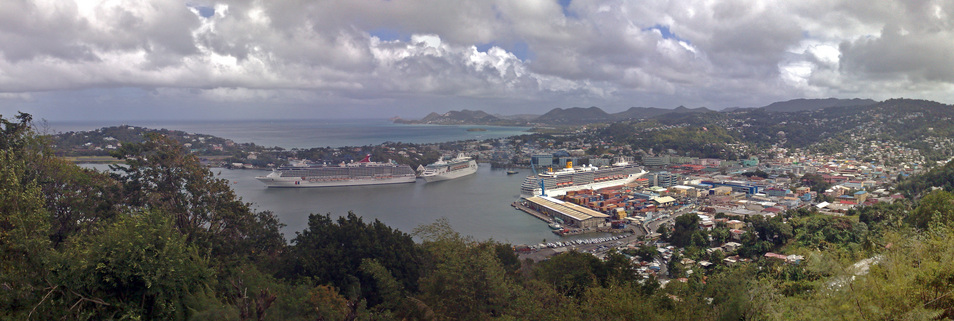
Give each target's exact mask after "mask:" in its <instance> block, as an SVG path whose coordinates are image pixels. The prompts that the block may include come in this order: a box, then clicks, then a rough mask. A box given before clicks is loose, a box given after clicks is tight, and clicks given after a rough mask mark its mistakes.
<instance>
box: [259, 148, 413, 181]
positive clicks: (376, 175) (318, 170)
mask: <svg viewBox="0 0 954 321" xmlns="http://www.w3.org/2000/svg"><path fill="white" fill-rule="evenodd" d="M370 159H371V155H368V156H366V157H365V158H364V160H362V161H361V162H358V163H351V164H344V163H342V164H341V165H338V166H314V167H292V168H279V169H276V170H274V171H272V172H271V173H270V174H268V175H265V176H260V177H256V178H255V179H258V180H259V181H260V182H262V183H264V184H265V186H267V187H289V188H302V187H341V186H361V185H383V184H401V183H413V182H414V181H415V180H416V179H417V177H416V176H415V175H414V170H412V169H411V167H410V166H407V165H398V164H394V163H390V162H389V163H376V162H371V161H370Z"/></svg>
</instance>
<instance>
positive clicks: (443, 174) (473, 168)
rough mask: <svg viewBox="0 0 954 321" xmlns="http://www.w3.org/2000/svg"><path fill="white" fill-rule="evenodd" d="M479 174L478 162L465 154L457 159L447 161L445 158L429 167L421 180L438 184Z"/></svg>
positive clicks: (459, 155) (422, 174)
mask: <svg viewBox="0 0 954 321" xmlns="http://www.w3.org/2000/svg"><path fill="white" fill-rule="evenodd" d="M476 172H477V162H475V161H474V160H473V159H471V158H470V157H466V156H464V154H457V157H455V158H454V159H451V160H449V161H445V160H444V158H443V157H441V158H440V159H438V160H437V162H435V163H433V164H430V165H427V167H425V168H424V171H423V172H422V173H421V178H424V181H425V182H428V183H430V182H437V181H443V180H448V179H455V178H459V177H463V176H467V175H470V174H473V173H476Z"/></svg>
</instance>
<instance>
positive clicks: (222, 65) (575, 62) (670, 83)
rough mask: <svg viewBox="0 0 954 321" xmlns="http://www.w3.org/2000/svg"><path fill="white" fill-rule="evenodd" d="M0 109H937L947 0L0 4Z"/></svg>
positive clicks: (152, 112) (949, 73) (953, 10)
mask: <svg viewBox="0 0 954 321" xmlns="http://www.w3.org/2000/svg"><path fill="white" fill-rule="evenodd" d="M0 8H2V9H0V115H3V117H10V116H12V115H13V114H14V113H16V112H17V111H25V112H29V113H31V114H33V115H34V117H35V118H38V119H41V118H42V119H47V120H54V121H62V120H143V119H165V120H177V119H184V120H188V119H325V118H332V119H333V118H386V117H391V116H400V117H404V118H420V117H422V116H424V115H425V114H427V113H429V112H431V111H437V112H445V111H449V110H461V109H472V110H473V109H479V110H484V111H487V112H490V113H499V114H505V115H512V114H542V113H545V112H546V111H548V110H550V109H553V108H557V107H560V108H569V107H589V106H597V107H600V108H602V109H604V110H606V111H608V112H618V111H622V110H625V109H627V108H629V107H663V108H674V107H677V106H687V107H708V108H711V109H722V108H726V107H759V106H765V105H768V104H770V103H772V102H776V101H784V100H790V99H796V98H827V97H836V98H871V99H875V100H884V99H888V98H898V97H904V98H918V99H928V100H934V101H938V102H942V103H946V104H950V103H952V102H954V22H952V21H954V1H949V0H943V1H941V0H933V1H931V0H926V1H921V0H878V1H855V0H794V1H785V0H776V1H751V0H738V1H737V0H725V1H712V0H671V1H660V0H642V1H629V0H619V1H580V0H518V1H514V0H473V1H472V0H455V1H447V0H390V1H379V0H349V1H321V0H317V1H316V0H281V1H275V0H251V1H211V0H209V1H206V0H189V1H174V0H170V1H153V0H141V1H121V0H106V1H93V0H89V1H86V0H82V1H75V2H74V1H70V0H0Z"/></svg>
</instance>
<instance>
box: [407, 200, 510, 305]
mask: <svg viewBox="0 0 954 321" xmlns="http://www.w3.org/2000/svg"><path fill="white" fill-rule="evenodd" d="M414 234H415V235H416V236H418V237H420V238H421V239H422V240H423V244H422V247H423V248H424V250H425V251H426V252H427V254H428V261H427V270H428V272H427V273H426V274H425V275H424V276H423V277H422V278H421V291H422V292H423V293H422V295H421V301H423V302H424V303H426V305H427V306H429V308H430V309H432V310H433V311H434V313H435V314H436V315H438V316H439V317H440V318H448V319H459V320H485V319H488V318H493V317H500V316H502V315H503V313H504V312H505V311H507V310H509V309H511V308H512V307H513V305H512V304H513V300H514V299H515V298H516V297H517V295H518V293H519V290H520V289H519V287H518V286H517V285H516V284H515V283H514V281H513V280H512V279H511V278H510V277H508V274H507V272H506V269H505V267H504V265H503V264H502V263H501V262H500V259H499V258H498V256H497V253H496V251H495V250H494V247H493V246H482V245H481V244H479V243H476V242H472V241H469V240H467V239H465V238H463V237H461V236H460V235H459V234H457V233H456V232H454V231H453V229H451V227H450V225H449V224H448V223H447V221H446V219H445V220H439V221H438V222H435V223H434V224H430V225H425V226H422V227H419V228H417V229H415V233H414Z"/></svg>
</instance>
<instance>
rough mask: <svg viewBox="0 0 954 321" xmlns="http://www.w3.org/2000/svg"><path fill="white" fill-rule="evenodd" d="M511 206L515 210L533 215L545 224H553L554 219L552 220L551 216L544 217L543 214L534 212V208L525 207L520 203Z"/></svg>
mask: <svg viewBox="0 0 954 321" xmlns="http://www.w3.org/2000/svg"><path fill="white" fill-rule="evenodd" d="M510 206H513V207H514V208H516V209H518V210H521V211H524V212H526V213H527V214H530V215H533V217H536V218H538V219H540V220H542V221H544V222H547V223H553V219H552V218H550V217H549V216H546V215H543V213H540V212H537V211H535V210H533V209H532V208H529V207H526V206H523V205H522V204H520V202H513V204H510Z"/></svg>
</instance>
